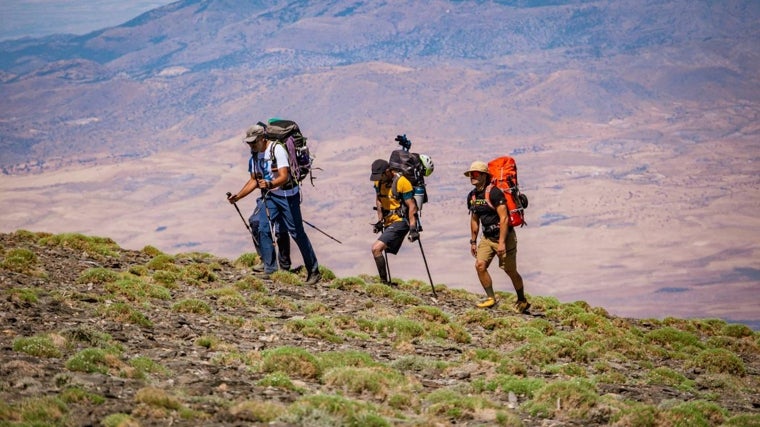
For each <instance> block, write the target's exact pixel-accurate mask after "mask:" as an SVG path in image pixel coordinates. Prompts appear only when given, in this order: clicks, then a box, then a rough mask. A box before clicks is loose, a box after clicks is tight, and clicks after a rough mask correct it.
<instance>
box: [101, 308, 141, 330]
mask: <svg viewBox="0 0 760 427" xmlns="http://www.w3.org/2000/svg"><path fill="white" fill-rule="evenodd" d="M99 312H100V313H101V314H103V315H104V316H105V317H107V318H109V319H111V320H115V321H117V322H121V323H132V324H134V325H139V326H142V327H145V328H152V327H153V322H151V321H150V319H148V318H147V317H146V316H145V315H144V314H142V313H140V312H139V311H137V310H136V309H135V308H134V307H132V306H131V305H129V304H125V303H121V302H117V303H113V304H111V305H108V306H106V307H104V308H101V309H100V310H99Z"/></svg>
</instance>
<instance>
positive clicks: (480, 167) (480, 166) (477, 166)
mask: <svg viewBox="0 0 760 427" xmlns="http://www.w3.org/2000/svg"><path fill="white" fill-rule="evenodd" d="M470 172H482V173H488V165H487V164H486V162H481V161H480V160H476V161H474V162H472V164H471V165H470V168H469V169H467V171H465V173H464V176H466V177H469V176H470Z"/></svg>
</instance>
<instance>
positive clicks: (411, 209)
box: [404, 197, 417, 230]
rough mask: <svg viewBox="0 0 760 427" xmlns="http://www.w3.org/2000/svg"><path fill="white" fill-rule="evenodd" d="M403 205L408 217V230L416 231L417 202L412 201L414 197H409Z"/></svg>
mask: <svg viewBox="0 0 760 427" xmlns="http://www.w3.org/2000/svg"><path fill="white" fill-rule="evenodd" d="M404 203H406V207H407V210H408V215H409V229H410V230H416V229H417V202H416V201H414V197H410V198H408V199H406V200H404Z"/></svg>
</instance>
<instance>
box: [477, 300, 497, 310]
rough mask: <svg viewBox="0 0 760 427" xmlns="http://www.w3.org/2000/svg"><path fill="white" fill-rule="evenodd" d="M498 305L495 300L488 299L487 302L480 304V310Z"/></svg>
mask: <svg viewBox="0 0 760 427" xmlns="http://www.w3.org/2000/svg"><path fill="white" fill-rule="evenodd" d="M495 305H496V300H495V299H494V298H491V297H488V299H486V300H485V301H483V302H481V303H478V308H491V307H493V306H495Z"/></svg>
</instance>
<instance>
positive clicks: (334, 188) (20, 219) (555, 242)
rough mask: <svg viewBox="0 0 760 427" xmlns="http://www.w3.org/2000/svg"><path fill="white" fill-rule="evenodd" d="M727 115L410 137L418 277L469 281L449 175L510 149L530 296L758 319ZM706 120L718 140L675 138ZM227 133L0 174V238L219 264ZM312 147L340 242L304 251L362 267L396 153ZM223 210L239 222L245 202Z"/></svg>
mask: <svg viewBox="0 0 760 427" xmlns="http://www.w3.org/2000/svg"><path fill="white" fill-rule="evenodd" d="M734 108H735V107H726V109H724V110H722V111H715V110H713V111H709V112H704V114H694V117H692V118H691V120H690V121H689V122H688V123H687V124H683V123H681V124H680V125H679V126H678V127H675V128H674V127H670V126H668V123H667V122H668V115H669V113H668V112H652V113H642V114H640V115H638V116H636V117H632V118H627V119H626V120H619V121H612V122H610V123H608V124H605V125H599V124H587V123H580V122H572V121H568V122H567V123H565V124H558V125H557V127H556V128H554V129H553V134H554V137H552V138H549V137H544V138H535V139H520V140H519V141H518V140H515V139H510V138H504V139H503V140H497V139H496V138H494V140H493V141H491V142H489V143H488V145H486V144H483V146H481V147H478V149H477V150H473V149H472V148H470V147H468V146H467V144H464V143H462V142H461V141H446V142H441V141H437V140H426V139H424V138H416V137H415V136H416V135H414V134H410V135H409V136H410V138H412V140H413V148H416V149H417V150H419V151H422V152H425V153H427V154H429V155H431V156H432V157H433V159H434V160H435V162H436V163H435V164H436V170H435V172H434V174H433V175H432V176H431V177H429V178H428V186H429V193H430V202H429V203H427V204H426V205H425V206H424V208H423V216H422V219H423V226H424V232H423V234H422V243H423V248H424V251H425V255H426V258H427V261H428V264H429V268H430V273H431V276H432V278H433V280H434V282H436V283H444V284H446V285H448V286H451V287H460V288H465V289H468V290H471V291H478V289H479V285H478V282H477V279H476V277H475V274H474V270H473V259H472V257H471V256H470V255H469V253H468V245H467V240H468V216H467V211H466V209H465V207H464V200H465V195H466V193H467V192H468V191H469V183H468V181H467V180H466V179H465V178H464V177H463V176H462V171H463V170H465V168H466V167H467V165H469V163H470V162H471V161H472V160H475V159H482V160H487V159H488V158H489V157H491V156H493V155H496V154H499V153H508V152H514V156H515V157H516V158H517V161H518V165H519V173H520V175H519V176H520V180H521V183H522V189H523V191H524V192H525V193H526V194H527V195H528V196H529V197H530V206H529V209H528V211H527V212H528V214H527V221H528V226H527V227H524V228H521V229H519V230H518V236H519V257H518V260H519V265H520V271H521V272H522V274H523V276H524V277H525V282H526V287H527V290H528V292H529V294H536V295H554V296H556V297H557V298H559V299H560V300H561V301H574V300H585V301H588V302H589V303H591V304H592V305H599V306H603V307H605V308H606V309H608V310H609V311H610V312H612V313H615V314H618V315H623V316H632V317H658V318H662V317H664V316H678V317H720V318H726V319H733V320H742V321H757V320H758V318H759V317H760V316H758V314H760V313H758V307H759V306H760V294H758V292H757V290H758V289H757V286H758V280H760V269H759V268H758V267H760V266H758V264H757V260H758V259H760V258H759V256H760V254H759V252H760V243H759V240H758V237H759V235H758V229H759V227H760V220H759V219H758V216H757V211H758V208H759V207H760V192H759V191H758V186H759V185H760V183H759V182H758V173H757V172H758V164H757V153H758V152H760V141H758V140H757V129H753V128H752V127H751V126H753V125H752V124H749V123H748V124H747V127H743V128H741V129H737V130H736V131H735V132H733V133H730V134H729V133H728V132H722V130H725V129H721V127H722V126H725V125H726V124H727V123H729V122H730V121H731V120H733V118H734V117H735V116H736V111H734ZM754 126H756V124H755V125H754ZM706 127H709V129H712V131H709V132H711V133H714V134H720V133H724V134H726V135H724V136H720V137H715V139H711V140H709V141H707V140H706V141H693V142H692V143H689V142H688V141H687V142H685V141H684V138H687V136H684V135H685V134H687V133H689V132H691V133H693V134H698V133H700V134H704V133H707V132H708V129H705V128H706ZM241 132H242V131H241ZM560 135H562V136H560ZM241 136H242V133H241V135H240V136H238V137H235V138H231V139H229V140H225V141H219V142H218V143H215V144H210V145H208V146H205V147H203V148H197V149H194V150H193V151H191V152H183V153H171V152H169V153H166V152H165V153H160V154H156V155H153V156H150V157H148V158H146V159H140V160H132V161H122V162H119V163H115V164H107V163H106V164H102V165H97V166H92V167H74V166H70V167H64V168H61V169H59V170H55V171H50V172H45V173H38V174H31V175H26V176H3V177H1V178H0V185H2V192H1V193H0V199H1V200H0V203H1V204H2V206H3V209H2V214H1V215H2V217H1V218H2V221H1V224H2V228H3V231H11V230H14V229H19V228H22V229H28V230H35V231H49V232H54V233H59V232H81V233H85V234H92V235H99V236H108V237H112V238H113V239H115V240H116V241H117V242H118V243H119V244H120V245H121V246H123V247H125V248H133V249H139V248H142V247H143V246H145V245H154V246H156V247H158V248H160V249H161V250H164V251H166V252H168V253H177V252H187V251H204V252H211V253H214V254H216V255H220V256H225V257H229V258H232V259H234V258H235V257H237V256H238V255H240V254H241V253H243V252H249V251H252V246H251V244H250V238H249V237H248V235H247V230H246V229H245V228H244V225H243V223H242V221H241V220H240V218H239V216H238V215H237V213H236V212H235V210H234V208H233V206H231V205H229V204H228V203H227V202H226V201H225V199H224V194H225V193H226V192H227V191H232V192H236V191H237V190H238V189H239V188H240V187H241V186H242V184H243V183H244V181H245V179H246V173H247V172H246V169H245V168H246V161H245V159H246V156H247V153H246V147H245V146H244V144H242V142H241V138H240V137H241ZM634 141H635V143H634ZM642 141H643V142H642ZM312 144H313V150H314V152H315V155H316V156H317V160H316V165H317V166H318V167H320V168H322V170H317V171H315V175H316V176H317V179H316V180H315V181H314V186H313V187H312V186H311V185H309V184H306V185H305V186H304V189H303V194H304V201H303V205H302V206H303V212H304V217H305V219H306V220H307V221H309V222H310V223H311V224H312V225H314V226H316V227H319V229H321V230H322V231H324V232H326V233H328V234H330V235H331V236H333V237H335V238H336V239H338V240H340V241H341V242H342V243H341V244H338V243H337V242H335V241H333V240H331V239H330V238H328V237H326V236H324V235H323V234H321V233H320V232H319V231H317V230H314V229H312V228H310V227H307V232H308V233H309V235H310V237H311V239H312V241H313V243H314V245H315V247H316V250H317V254H318V256H319V259H320V262H321V263H322V264H324V265H325V266H327V267H329V268H331V269H332V270H333V271H334V272H335V273H336V274H337V275H339V276H352V275H358V274H361V273H370V274H372V273H373V272H374V265H373V263H372V260H371V256H370V254H369V247H370V245H371V243H372V241H373V240H374V238H375V236H374V235H373V234H372V233H371V227H370V223H371V222H372V221H373V215H374V213H373V212H372V210H371V207H372V200H373V192H372V189H371V183H370V182H369V180H368V175H369V164H370V163H371V162H372V160H374V159H375V158H378V157H385V156H386V155H387V154H388V153H389V152H390V150H392V149H394V148H395V146H394V144H395V143H394V142H393V140H392V135H391V136H389V137H388V138H378V139H376V140H369V139H362V138H351V137H347V138H346V139H345V140H315V141H313V142H312ZM239 207H240V208H241V210H242V211H243V213H244V215H246V217H247V215H248V214H249V213H250V212H251V210H252V209H253V198H252V197H249V198H248V199H244V200H243V201H241V202H240V203H239ZM294 252H295V255H294V256H295V258H296V259H298V254H297V251H295V250H294ZM390 265H391V272H392V274H393V275H394V276H395V277H399V278H403V279H410V278H418V279H421V280H426V278H427V273H426V271H425V267H424V263H423V259H422V256H421V252H420V250H419V247H418V246H416V245H412V244H409V243H406V244H405V246H404V247H403V248H402V250H401V252H400V253H399V255H398V256H395V257H391V259H390ZM491 272H492V274H493V275H494V277H495V278H496V284H497V288H498V289H500V290H505V291H507V290H510V289H511V287H510V286H509V285H508V284H507V282H506V278H505V277H504V276H503V275H502V274H501V272H500V271H499V270H498V269H496V267H495V266H492V268H491ZM755 325H756V324H755Z"/></svg>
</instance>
